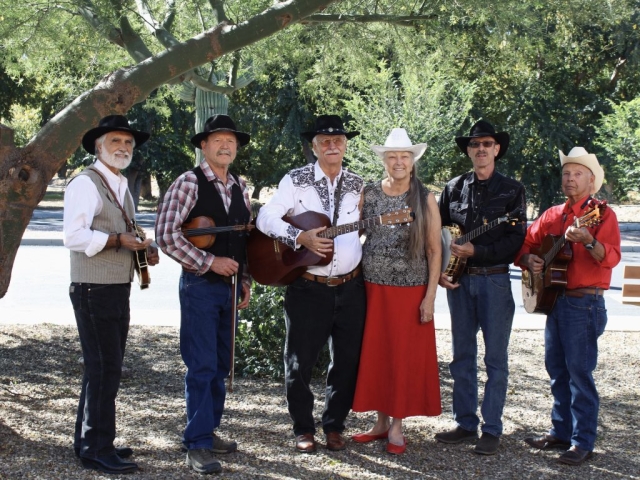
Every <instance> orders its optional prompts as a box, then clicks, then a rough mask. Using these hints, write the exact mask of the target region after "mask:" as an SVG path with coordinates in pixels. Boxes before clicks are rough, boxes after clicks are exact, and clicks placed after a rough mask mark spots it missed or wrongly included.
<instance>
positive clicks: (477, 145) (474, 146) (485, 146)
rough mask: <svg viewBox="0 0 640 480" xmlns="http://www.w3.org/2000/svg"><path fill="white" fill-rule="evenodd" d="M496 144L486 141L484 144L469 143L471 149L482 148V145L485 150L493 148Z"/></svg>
mask: <svg viewBox="0 0 640 480" xmlns="http://www.w3.org/2000/svg"><path fill="white" fill-rule="evenodd" d="M495 144H496V142H492V141H491V140H485V141H484V142H469V144H468V146H469V148H480V145H482V146H483V147H484V148H491V147H493V146H494V145H495Z"/></svg>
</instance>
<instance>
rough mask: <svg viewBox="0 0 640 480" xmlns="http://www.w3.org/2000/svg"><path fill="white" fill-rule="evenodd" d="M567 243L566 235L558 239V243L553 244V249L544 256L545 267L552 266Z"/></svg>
mask: <svg viewBox="0 0 640 480" xmlns="http://www.w3.org/2000/svg"><path fill="white" fill-rule="evenodd" d="M565 243H567V239H566V237H565V236H564V235H562V236H561V237H560V238H559V239H558V241H557V242H556V243H554V244H553V247H551V249H550V250H549V251H548V252H547V253H546V255H545V256H544V259H543V260H544V264H545V265H549V264H551V262H552V261H553V259H554V258H556V255H558V252H559V251H560V250H562V248H563V247H564V245H565Z"/></svg>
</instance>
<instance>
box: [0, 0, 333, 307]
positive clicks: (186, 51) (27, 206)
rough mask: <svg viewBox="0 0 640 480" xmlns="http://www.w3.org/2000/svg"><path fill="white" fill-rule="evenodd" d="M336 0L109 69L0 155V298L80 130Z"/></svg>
mask: <svg viewBox="0 0 640 480" xmlns="http://www.w3.org/2000/svg"><path fill="white" fill-rule="evenodd" d="M333 1H335V0H289V1H287V2H285V3H278V4H276V5H274V6H272V7H271V8H269V9H267V10H265V11H263V12H262V13H259V14H257V15H254V16H253V17H252V18H250V19H249V20H248V21H245V22H242V23H241V24H239V25H235V26H226V25H218V26H217V27H216V28H213V29H210V30H207V31H206V32H204V33H203V34H200V35H198V36H196V37H193V38H191V39H190V40H188V41H186V42H182V43H180V44H179V45H176V46H174V47H172V48H170V49H167V50H165V51H163V52H161V53H159V54H158V55H155V56H153V57H150V58H148V59H146V60H144V61H142V62H140V63H139V64H137V65H134V66H132V67H128V68H121V69H119V70H116V71H115V72H113V73H112V74H110V75H107V76H106V77H105V78H104V79H103V80H102V81H101V82H100V83H99V84H98V85H96V86H95V87H94V88H93V89H91V90H89V91H87V92H85V93H83V94H82V95H80V96H79V97H78V98H76V99H75V100H74V101H73V102H71V103H70V104H69V105H68V106H67V107H66V108H64V109H63V110H62V111H60V112H59V113H58V114H57V115H55V116H54V117H53V118H52V119H51V120H49V121H48V122H47V123H46V124H45V125H44V126H43V127H42V129H41V130H40V131H39V132H38V133H36V135H35V136H34V137H33V138H32V139H31V140H30V141H29V143H28V144H27V145H26V146H25V147H24V148H20V149H15V148H14V149H10V150H9V152H8V153H7V155H6V156H4V155H3V157H2V158H0V194H2V195H3V198H11V202H8V203H7V202H0V298H2V297H4V295H5V294H6V292H7V289H8V287H9V280H10V278H11V270H12V268H13V263H14V260H15V255H16V252H17V250H18V247H19V245H20V239H21V238H22V235H23V234H24V231H25V229H26V228H27V225H28V224H29V219H30V218H31V215H32V213H33V210H34V209H35V208H36V206H37V205H38V202H39V201H40V200H41V199H42V197H43V196H44V194H45V192H46V190H47V185H48V183H49V180H51V178H53V176H54V175H55V173H56V172H57V171H58V170H59V169H60V167H61V166H62V165H63V164H64V162H65V161H66V160H67V158H68V157H69V156H70V155H71V154H72V153H73V152H74V151H75V150H76V149H77V148H78V144H79V143H80V139H81V137H82V135H83V134H84V133H85V132H86V131H87V129H88V128H90V127H91V126H92V125H97V124H98V121H99V120H100V118H102V117H104V116H105V115H109V114H114V113H118V114H125V113H126V112H127V110H129V108H131V106H133V105H134V104H135V103H137V102H140V101H141V100H143V99H144V98H146V97H147V96H148V95H149V94H150V93H151V92H152V91H153V90H155V89H156V88H158V87H159V86H161V85H163V84H165V83H166V82H168V81H169V80H171V79H173V78H176V77H178V76H180V75H182V74H184V73H185V72H188V71H190V70H192V69H194V68H196V67H198V66H200V65H204V64H206V63H211V62H212V61H214V60H215V59H217V58H220V57H221V56H223V55H226V54H229V53H232V52H235V51H236V50H239V49H241V48H244V47H246V46H248V45H251V44H253V43H256V42H258V41H260V40H263V39H265V38H268V37H270V36H272V35H274V34H275V33H277V32H279V31H281V30H284V29H285V28H287V27H289V26H291V25H293V24H295V23H297V22H299V21H300V20H302V19H303V18H305V17H307V16H308V15H311V14H312V13H314V12H316V11H318V10H320V9H321V8H323V7H325V6H326V5H328V4H330V3H333Z"/></svg>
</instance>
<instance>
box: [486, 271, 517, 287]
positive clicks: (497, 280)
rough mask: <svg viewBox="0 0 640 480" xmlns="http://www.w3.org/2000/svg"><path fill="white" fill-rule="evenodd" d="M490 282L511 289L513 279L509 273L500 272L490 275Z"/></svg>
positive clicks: (495, 285)
mask: <svg viewBox="0 0 640 480" xmlns="http://www.w3.org/2000/svg"><path fill="white" fill-rule="evenodd" d="M487 278H488V279H489V282H491V284H492V285H493V286H494V287H496V288H499V289H501V290H511V279H510V278H509V274H508V273H499V274H497V275H488V276H487Z"/></svg>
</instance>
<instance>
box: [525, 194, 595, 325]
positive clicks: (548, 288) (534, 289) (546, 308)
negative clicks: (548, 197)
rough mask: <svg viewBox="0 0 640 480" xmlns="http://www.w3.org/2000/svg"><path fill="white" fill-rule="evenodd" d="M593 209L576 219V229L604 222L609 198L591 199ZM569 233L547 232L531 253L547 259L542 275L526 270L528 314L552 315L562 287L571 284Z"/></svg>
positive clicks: (590, 203) (526, 306)
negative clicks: (569, 275) (568, 272)
mask: <svg viewBox="0 0 640 480" xmlns="http://www.w3.org/2000/svg"><path fill="white" fill-rule="evenodd" d="M588 206H589V210H588V211H587V212H586V213H585V214H584V215H583V216H582V217H580V218H576V219H575V221H574V223H573V226H574V227H576V228H581V227H593V226H595V225H599V224H600V223H602V215H603V212H604V210H605V208H606V206H607V205H606V201H603V202H601V203H598V202H597V201H596V200H593V199H592V200H591V201H590V202H589V205H588ZM566 242H567V240H566V238H565V235H564V234H562V235H546V236H545V237H544V239H543V240H542V244H541V245H540V247H539V248H535V249H532V250H531V253H532V254H534V255H537V256H539V257H540V258H542V259H543V260H544V268H543V269H542V272H540V273H539V274H538V275H532V274H531V272H530V271H529V270H523V271H522V301H523V303H524V309H525V310H526V311H527V313H542V314H545V315H546V314H548V313H549V312H550V311H551V310H552V309H553V306H554V305H555V304H556V300H557V298H558V294H559V293H560V290H561V289H562V288H564V287H566V285H567V268H568V267H569V262H570V261H571V259H572V258H573V252H572V250H571V245H570V244H568V243H566Z"/></svg>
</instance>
